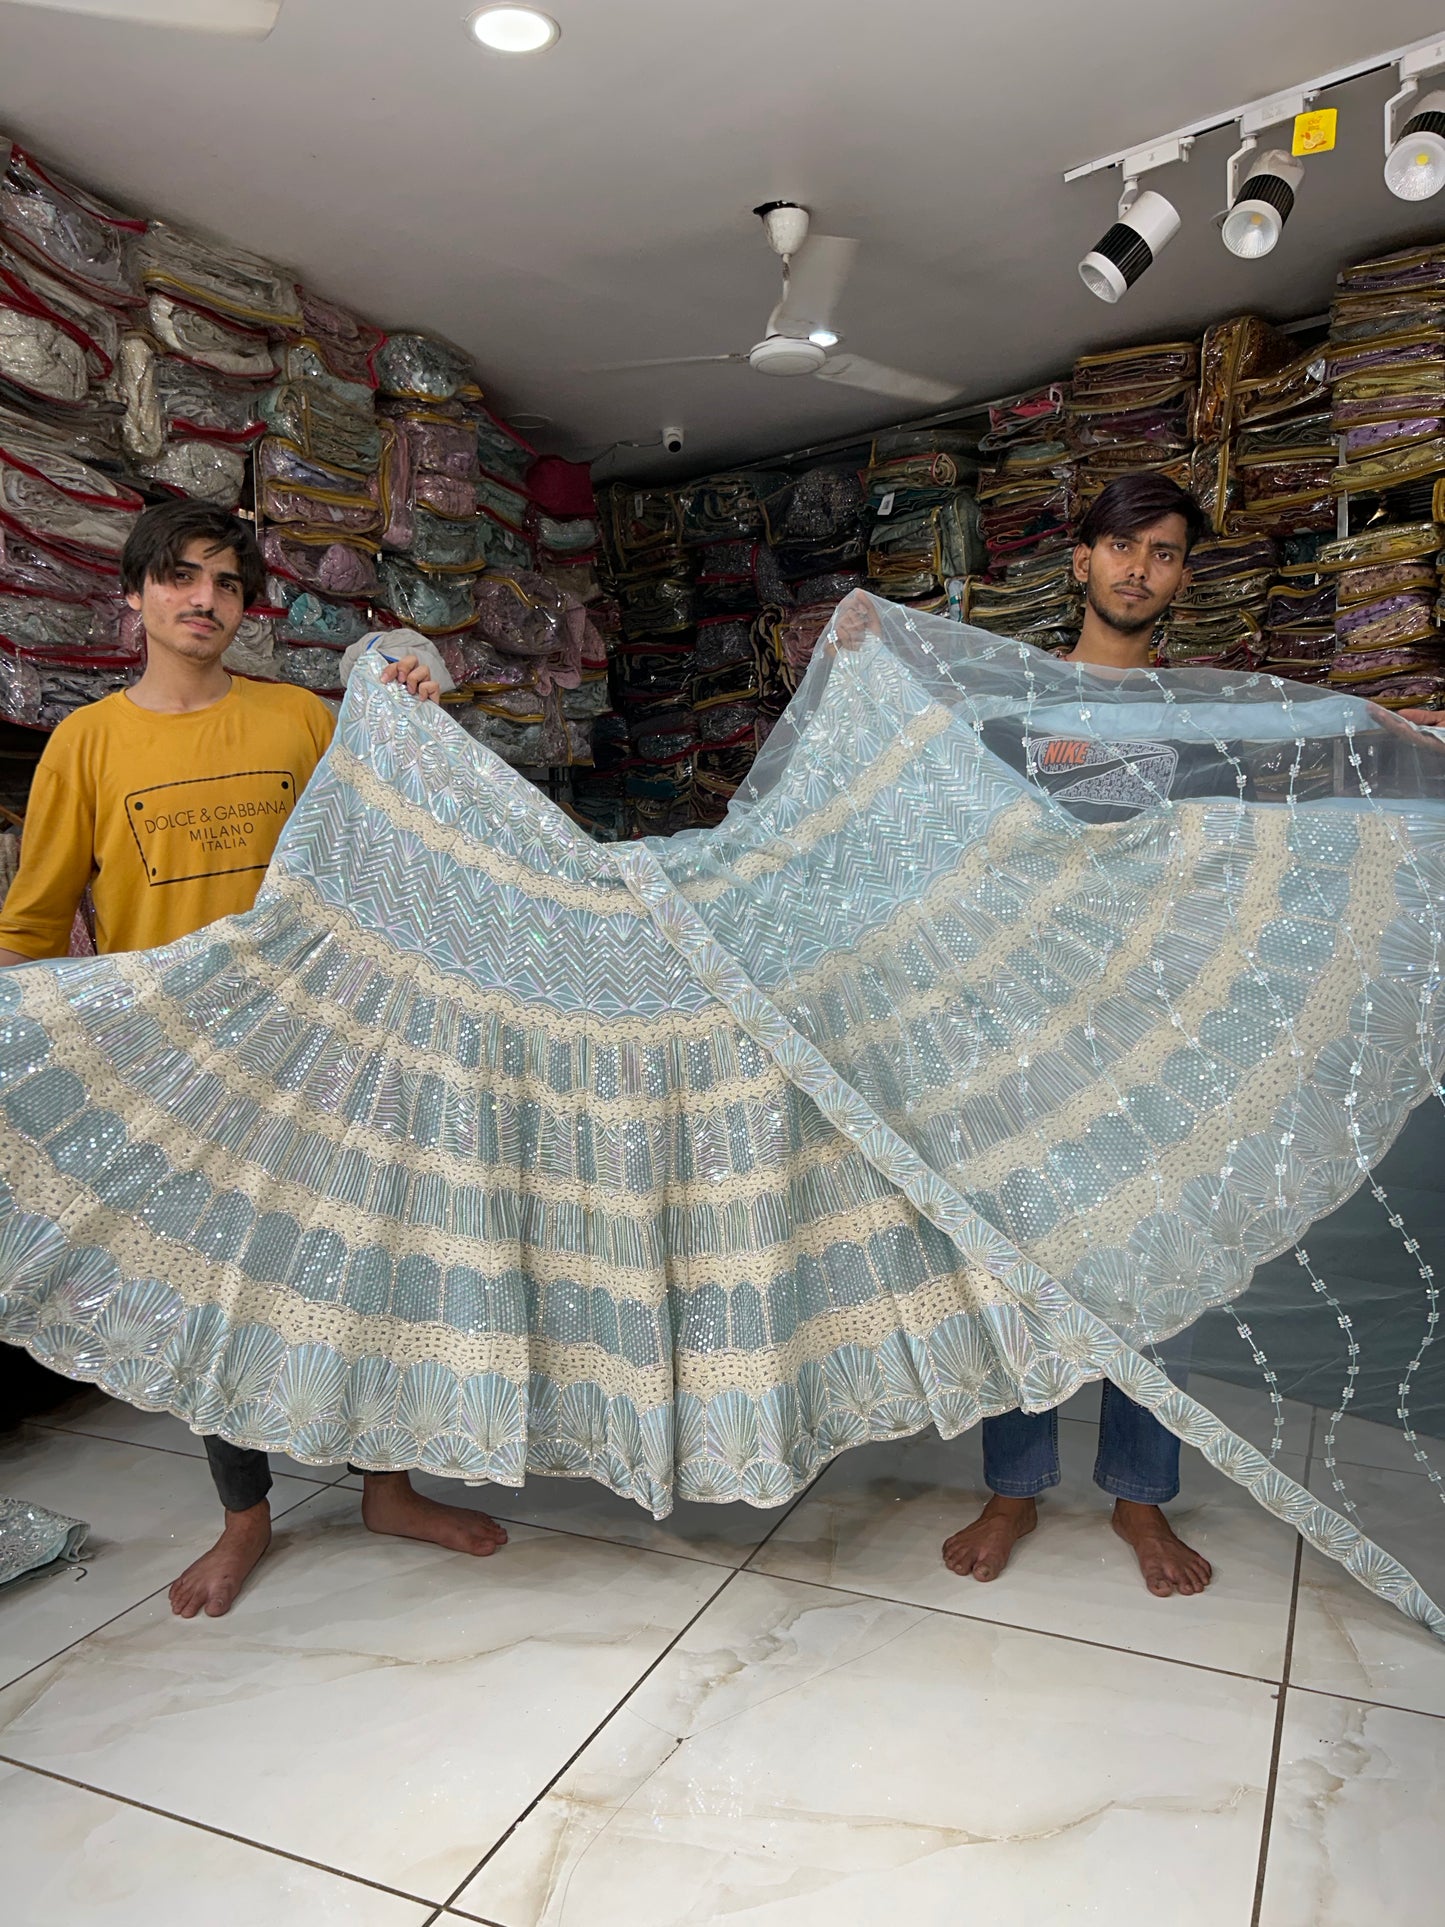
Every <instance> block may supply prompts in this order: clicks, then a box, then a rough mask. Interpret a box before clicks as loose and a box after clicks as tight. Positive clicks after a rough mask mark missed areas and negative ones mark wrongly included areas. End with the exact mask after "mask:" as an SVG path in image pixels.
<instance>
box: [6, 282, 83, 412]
mask: <svg viewBox="0 0 1445 1927" xmlns="http://www.w3.org/2000/svg"><path fill="white" fill-rule="evenodd" d="M0 381H4V382H5V383H6V384H7V386H8V387H10V388H12V389H19V390H21V391H22V392H23V393H25V394H31V395H37V396H40V397H42V398H44V399H45V400H48V401H54V402H61V403H73V402H79V401H84V399H85V397H86V395H87V393H88V392H89V389H90V364H89V361H88V359H87V357H86V352H85V348H84V346H83V345H82V344H81V343H80V342H78V341H77V340H76V339H75V337H74V335H73V334H72V333H71V331H70V330H69V329H67V328H66V327H65V326H64V324H63V323H62V321H61V319H60V318H59V317H58V316H50V315H47V314H46V313H45V312H44V311H43V310H42V309H40V308H39V306H38V304H35V303H32V302H27V301H25V300H23V299H22V298H21V297H20V296H18V295H17V294H16V293H15V291H14V290H12V289H10V288H7V287H6V286H5V285H4V284H3V283H0Z"/></svg>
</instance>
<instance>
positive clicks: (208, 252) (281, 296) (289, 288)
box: [139, 221, 302, 329]
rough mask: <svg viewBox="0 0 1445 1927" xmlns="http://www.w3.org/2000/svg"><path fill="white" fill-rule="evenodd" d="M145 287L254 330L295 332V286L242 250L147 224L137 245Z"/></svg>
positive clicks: (163, 224) (164, 224) (297, 307)
mask: <svg viewBox="0 0 1445 1927" xmlns="http://www.w3.org/2000/svg"><path fill="white" fill-rule="evenodd" d="M139 254H140V260H141V274H142V278H143V280H144V283H145V286H146V288H147V289H148V290H149V291H151V292H154V293H159V294H164V295H168V296H170V297H171V298H172V299H173V300H174V299H180V300H183V301H190V302H193V303H195V304H196V305H197V306H199V307H202V308H205V309H207V310H208V311H209V312H210V313H212V314H218V315H221V316H223V317H225V318H226V319H227V320H230V321H239V322H241V323H242V324H243V325H246V326H250V327H253V328H266V329H299V328H300V327H301V325H302V317H301V306H300V301H299V298H298V296H297V292H296V284H295V282H294V281H292V280H291V279H290V277H289V276H287V275H286V274H284V273H283V272H282V270H281V269H280V268H278V267H276V266H275V264H274V263H273V262H270V261H265V260H263V259H262V258H261V256H260V255H258V254H248V253H247V252H246V250H245V249H244V248H238V247H235V246H232V245H230V244H229V243H228V244H227V246H226V247H225V248H224V249H222V248H213V247H211V246H210V245H209V243H208V242H205V241H202V240H200V239H199V238H198V237H197V236H196V235H194V234H187V233H185V232H184V231H183V230H182V229H180V228H176V227H172V226H171V224H170V222H168V221H151V222H148V223H147V225H146V229H145V233H144V235H143V237H142V239H141V241H140V243H139Z"/></svg>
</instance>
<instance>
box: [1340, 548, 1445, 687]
mask: <svg viewBox="0 0 1445 1927" xmlns="http://www.w3.org/2000/svg"><path fill="white" fill-rule="evenodd" d="M1441 539H1442V538H1441V532H1440V530H1439V529H1438V528H1437V527H1436V526H1435V524H1434V523H1433V522H1421V523H1413V524H1412V523H1404V524H1394V525H1391V524H1377V525H1375V526H1373V527H1371V528H1369V529H1367V530H1366V531H1364V532H1363V533H1362V534H1359V535H1352V536H1347V537H1344V538H1342V539H1341V540H1338V541H1335V542H1330V543H1327V544H1326V545H1325V546H1324V547H1323V548H1322V549H1321V550H1320V552H1319V555H1318V556H1317V557H1316V566H1317V568H1318V569H1319V571H1320V573H1321V575H1322V576H1325V577H1332V578H1333V581H1334V589H1335V656H1334V661H1333V663H1332V664H1331V667H1330V675H1329V680H1330V683H1331V685H1332V686H1333V687H1335V688H1339V689H1345V690H1348V691H1349V693H1350V694H1351V695H1352V696H1367V697H1369V698H1370V700H1371V701H1372V702H1377V703H1382V704H1383V705H1384V706H1385V707H1386V708H1387V709H1404V708H1409V707H1413V706H1425V707H1430V708H1439V707H1441V706H1442V705H1445V637H1442V635H1441V633H1440V628H1439V622H1438V618H1437V615H1436V604H1437V602H1438V599H1439V578H1438V574H1437V566H1438V565H1437V557H1438V555H1439V552H1440V546H1441Z"/></svg>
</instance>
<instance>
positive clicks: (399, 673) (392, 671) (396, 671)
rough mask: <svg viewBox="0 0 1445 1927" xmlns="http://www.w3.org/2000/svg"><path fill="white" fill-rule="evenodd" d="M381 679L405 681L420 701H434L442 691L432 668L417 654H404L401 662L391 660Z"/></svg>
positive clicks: (384, 680)
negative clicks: (416, 655)
mask: <svg viewBox="0 0 1445 1927" xmlns="http://www.w3.org/2000/svg"><path fill="white" fill-rule="evenodd" d="M381 680H382V681H383V682H399V683H403V684H404V685H405V686H406V688H407V689H408V690H410V692H411V694H412V695H413V696H415V697H416V699H417V701H418V702H419V703H434V702H436V701H437V700H438V699H439V698H440V696H441V693H442V692H441V690H440V689H439V688H438V686H437V683H436V679H435V677H434V676H433V675H432V672H431V671H430V669H428V668H427V666H426V664H425V663H424V662H420V661H418V659H417V658H416V657H415V656H403V657H402V658H401V660H400V661H399V662H389V663H388V664H387V665H386V667H385V669H383V670H382V672H381Z"/></svg>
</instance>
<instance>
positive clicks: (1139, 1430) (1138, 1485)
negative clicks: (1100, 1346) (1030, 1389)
mask: <svg viewBox="0 0 1445 1927" xmlns="http://www.w3.org/2000/svg"><path fill="white" fill-rule="evenodd" d="M983 1478H984V1484H985V1485H986V1486H987V1487H988V1489H989V1491H990V1492H997V1493H1000V1494H1001V1495H1002V1496H1003V1497H1005V1498H1010V1499H1032V1498H1035V1497H1037V1495H1038V1494H1039V1493H1040V1492H1042V1491H1043V1490H1044V1489H1045V1488H1046V1487H1047V1486H1051V1485H1057V1484H1058V1482H1059V1415H1058V1413H1057V1412H1056V1411H1054V1412H1004V1413H1003V1414H1001V1416H1000V1417H998V1418H986V1419H985V1420H984V1422H983ZM1094 1483H1095V1485H1100V1486H1102V1487H1103V1488H1104V1490H1105V1491H1106V1492H1110V1493H1112V1494H1113V1495H1114V1497H1115V1498H1116V1499H1132V1500H1134V1501H1135V1503H1136V1504H1138V1505H1162V1504H1163V1503H1164V1501H1165V1500H1166V1499H1172V1498H1174V1497H1175V1496H1176V1495H1177V1494H1178V1491H1179V1441H1178V1439H1177V1438H1176V1437H1175V1436H1174V1434H1173V1433H1172V1432H1167V1431H1166V1430H1165V1429H1164V1427H1163V1426H1162V1425H1161V1424H1160V1423H1159V1421H1158V1419H1157V1418H1155V1417H1154V1415H1153V1413H1152V1412H1146V1411H1145V1410H1144V1408H1143V1406H1142V1405H1136V1404H1135V1403H1134V1401H1133V1400H1132V1399H1130V1398H1125V1396H1124V1394H1123V1393H1122V1392H1121V1391H1120V1390H1119V1388H1118V1386H1117V1385H1111V1384H1110V1383H1109V1381H1108V1379H1107V1378H1106V1379H1105V1380H1104V1382H1103V1386H1102V1391H1101V1398H1100V1403H1099V1455H1098V1457H1097V1458H1096V1459H1095V1461H1094Z"/></svg>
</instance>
